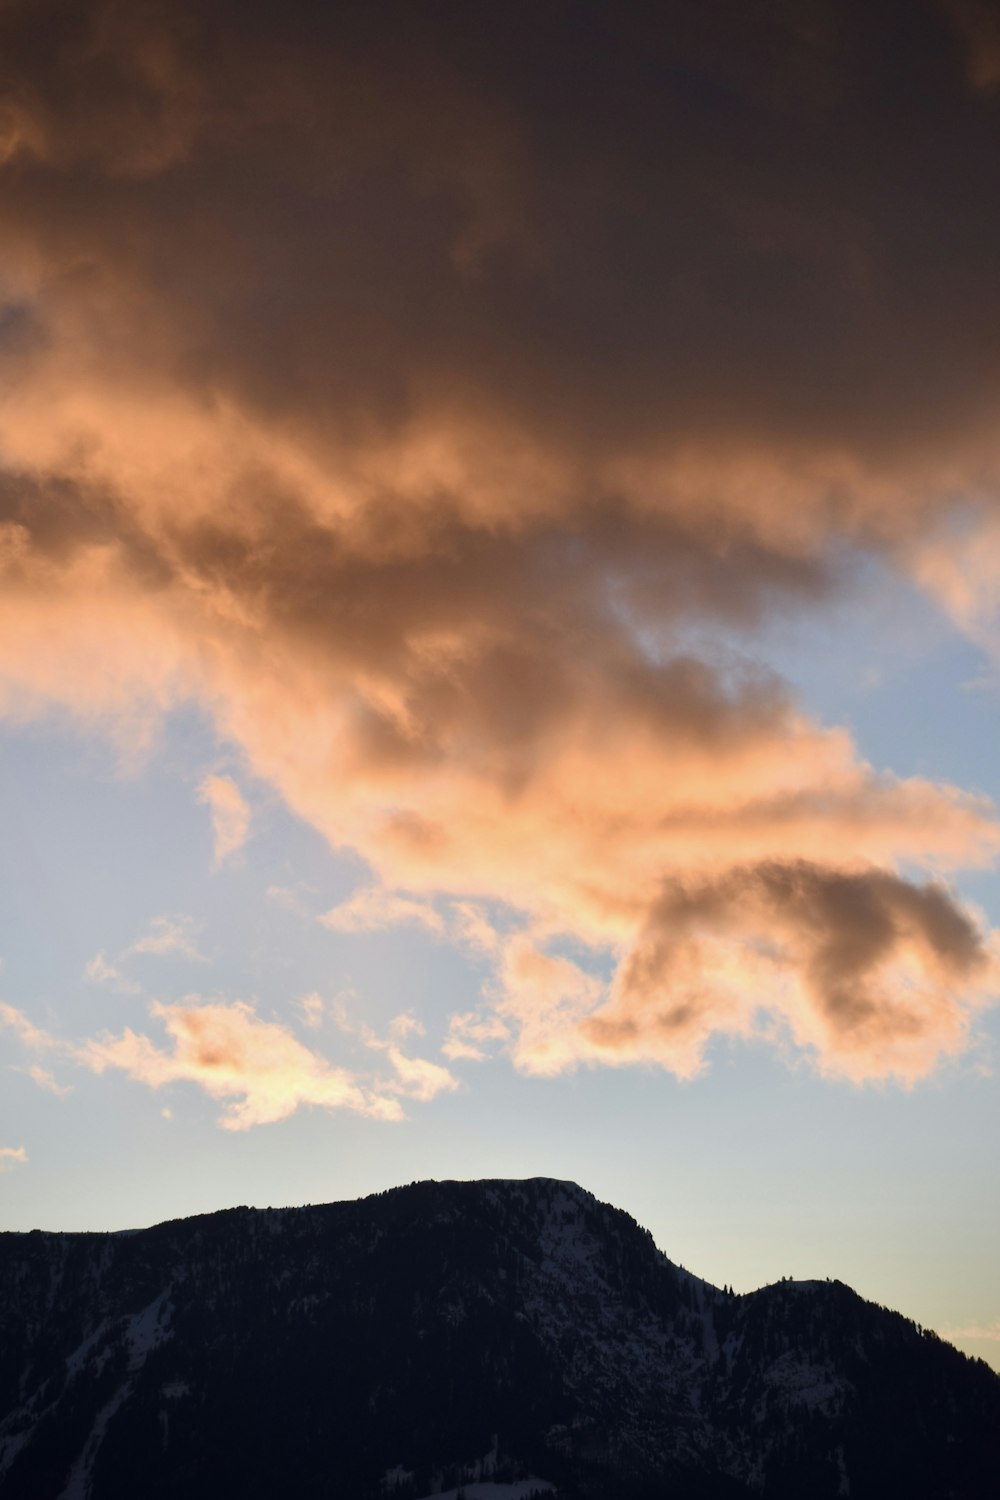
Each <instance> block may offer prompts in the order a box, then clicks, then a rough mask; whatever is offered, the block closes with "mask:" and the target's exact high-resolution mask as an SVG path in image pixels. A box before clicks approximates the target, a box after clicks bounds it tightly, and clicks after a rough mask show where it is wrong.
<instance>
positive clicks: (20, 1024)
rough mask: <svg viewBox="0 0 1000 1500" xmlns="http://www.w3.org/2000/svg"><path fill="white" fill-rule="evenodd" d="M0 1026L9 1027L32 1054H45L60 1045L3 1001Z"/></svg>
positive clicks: (0, 1004)
mask: <svg viewBox="0 0 1000 1500" xmlns="http://www.w3.org/2000/svg"><path fill="white" fill-rule="evenodd" d="M0 1025H3V1026H7V1027H9V1028H10V1029H11V1030H12V1031H13V1032H14V1033H15V1034H16V1036H17V1037H18V1038H19V1040H20V1041H21V1042H22V1043H23V1045H24V1046H25V1047H28V1048H30V1049H31V1050H32V1051H33V1052H45V1051H48V1050H49V1049H50V1048H56V1047H59V1046H61V1045H62V1044H61V1043H60V1041H59V1039H58V1038H57V1037H54V1036H53V1035H52V1033H51V1032H48V1031H46V1030H45V1029H44V1028H43V1027H41V1026H36V1025H35V1023H34V1021H32V1020H31V1019H30V1018H29V1017H28V1016H26V1015H25V1013H24V1011H23V1010H18V1009H17V1007H16V1006H14V1005H8V1004H7V1003H6V1002H5V1001H0Z"/></svg>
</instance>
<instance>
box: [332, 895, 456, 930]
mask: <svg viewBox="0 0 1000 1500" xmlns="http://www.w3.org/2000/svg"><path fill="white" fill-rule="evenodd" d="M319 920H320V921H321V922H322V923H323V925H324V927H331V928H333V929H334V931H337V932H380V931H382V929H383V928H386V927H401V926H409V927H426V928H427V930H428V931H429V932H434V933H443V932H444V921H443V920H442V918H441V915H440V913H439V912H437V911H436V910H435V909H434V907H433V906H432V905H431V903H430V902H429V901H415V900H414V899H413V898H412V897H410V896H404V895H400V894H397V893H395V892H393V891H387V890H384V889H382V888H381V887H379V886H365V887H363V888H362V889H361V890H358V891H355V893H354V895H353V896H351V897H350V898H349V899H348V900H347V901H342V902H341V903H340V905H339V906H334V907H331V909H330V910H329V911H327V912H324V913H323V915H322V916H321V917H320V919H319Z"/></svg>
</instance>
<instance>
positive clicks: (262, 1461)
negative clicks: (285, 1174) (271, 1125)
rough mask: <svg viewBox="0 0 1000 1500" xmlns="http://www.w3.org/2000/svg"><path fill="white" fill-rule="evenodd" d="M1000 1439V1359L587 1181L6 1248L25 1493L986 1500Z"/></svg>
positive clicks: (1, 1457)
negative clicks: (665, 1219) (645, 1220)
mask: <svg viewBox="0 0 1000 1500" xmlns="http://www.w3.org/2000/svg"><path fill="white" fill-rule="evenodd" d="M998 1434H1000V1380H998V1379H997V1377H996V1376H995V1375H994V1374H993V1373H992V1372H991V1371H989V1370H988V1369H987V1368H986V1366H984V1365H981V1364H978V1363H976V1362H973V1361H969V1360H967V1359H965V1358H964V1356H962V1355H960V1354H959V1353H958V1352H957V1351H956V1350H954V1349H952V1348H951V1347H950V1346H949V1345H946V1344H942V1343H941V1342H940V1341H939V1340H937V1339H935V1338H933V1336H928V1335H922V1334H921V1333H920V1332H919V1331H918V1330H917V1329H916V1328H915V1327H914V1325H913V1324H912V1323H909V1322H908V1321H907V1320H906V1319H904V1318H901V1317H900V1316H899V1315H898V1314H895V1313H891V1312H888V1311H887V1310H885V1309H883V1308H878V1307H874V1306H873V1305H872V1304H869V1303H866V1302H864V1301H863V1300H862V1299H861V1298H859V1297H857V1296H856V1295H855V1294H854V1293H853V1292H851V1291H850V1289H849V1288H847V1287H844V1286H841V1285H840V1284H839V1283H835V1282H815V1281H804V1282H781V1283H777V1284H776V1285H775V1286H772V1287H767V1288H764V1289H762V1290H761V1291H760V1292H756V1293H749V1294H747V1295H745V1296H741V1297H733V1296H731V1295H729V1294H727V1293H726V1292H724V1291H720V1290H718V1289H716V1288H714V1287H712V1286H710V1285H708V1284H707V1283H706V1282H703V1281H699V1280H698V1278H697V1277H694V1276H691V1275H689V1274H688V1273H687V1272H684V1271H682V1270H680V1269H679V1268H678V1267H676V1266H674V1265H672V1264H671V1262H670V1261H669V1260H667V1259H666V1257H665V1256H663V1255H662V1254H661V1253H660V1252H659V1251H658V1250H657V1249H656V1246H655V1245H654V1244H653V1241H652V1238H651V1236H650V1235H649V1233H648V1231H646V1230H645V1229H642V1228H641V1227H640V1226H639V1225H638V1224H636V1223H635V1221H634V1220H633V1219H631V1218H630V1217H629V1215H628V1214H626V1213H623V1212H622V1211H621V1210H619V1209H616V1208H614V1207H612V1206H610V1205H608V1204H604V1203H601V1202H599V1200H598V1199H597V1198H595V1197H594V1196H593V1195H592V1194H590V1193H589V1192H587V1191H586V1190H585V1189H583V1188H581V1187H580V1186H579V1185H578V1184H577V1183H574V1182H564V1181H560V1180H558V1179H553V1178H537V1177H536V1178H527V1179H504V1178H495V1179H485V1180H479V1181H476V1180H473V1181H451V1182H420V1183H412V1184H410V1185H409V1186H408V1187H402V1188H395V1189H391V1190H389V1191H386V1192H383V1193H378V1194H374V1195H372V1196H371V1197H368V1198H364V1199H359V1200H357V1201H355V1202H349V1203H332V1204H325V1205H320V1206H316V1207H307V1208H284V1209H271V1210H250V1209H234V1210H229V1211H227V1212H222V1213H218V1214H214V1215H205V1216H201V1217H198V1218H194V1219H181V1220H174V1221H172V1222H170V1223H165V1224H160V1225H157V1226H155V1227H154V1228H151V1229H146V1230H137V1231H133V1232H130V1233H126V1234H117V1235H114V1234H113V1235H92V1234H89V1235H74V1234H62V1235H59V1234H47V1235H38V1234H27V1235H17V1234H8V1235H5V1236H3V1237H2V1238H0V1492H2V1494H3V1500H38V1497H40V1496H44V1497H45V1500H55V1497H61V1500H71V1497H83V1496H86V1497H88V1500H130V1497H133V1496H134V1495H135V1494H139V1493H141V1494H142V1495H143V1496H144V1500H175V1497H176V1496H177V1495H179V1494H182V1493H183V1494H184V1496H185V1500H217V1497H218V1495H220V1494H239V1495H240V1496H241V1500H257V1497H260V1500H264V1497H265V1496H266V1497H268V1500H271V1497H273V1495H274V1494H277V1493H284V1494H294V1495H295V1496H296V1497H297V1500H298V1497H302V1500H313V1497H315V1500H321V1497H323V1500H326V1497H328V1496H329V1495H330V1494H331V1493H332V1494H336V1495H337V1496H338V1497H339V1500H423V1497H424V1496H428V1495H431V1494H436V1493H439V1492H446V1491H448V1490H449V1489H451V1490H455V1489H457V1488H458V1487H459V1486H460V1485H463V1484H471V1483H477V1484H479V1483H485V1482H486V1481H487V1480H489V1481H490V1482H491V1483H492V1482H494V1481H497V1480H499V1479H501V1478H505V1477H506V1479H507V1480H509V1481H510V1484H511V1486H513V1488H510V1489H509V1490H508V1492H507V1496H508V1500H511V1497H512V1496H513V1495H514V1494H515V1493H520V1494H521V1495H523V1494H524V1493H525V1485H527V1484H528V1482H529V1481H528V1476H533V1479H532V1481H531V1482H532V1483H535V1482H536V1481H537V1485H541V1484H542V1483H543V1482H544V1483H545V1484H548V1485H549V1486H551V1487H555V1489H556V1490H557V1491H558V1494H559V1496H560V1500H617V1497H621V1500H636V1497H647V1496H648V1497H650V1500H652V1497H654V1496H656V1497H660V1496H662V1495H663V1494H665V1493H670V1494H675V1495H677V1496H679V1497H682V1500H709V1497H711V1500H716V1497H723V1496H725V1497H730V1500H737V1497H743V1500H749V1497H751V1496H760V1497H763V1500H769V1497H772V1496H774V1497H779V1496H780V1497H782V1500H787V1497H788V1496H790V1495H795V1496H800V1495H809V1497H810V1500H835V1497H838V1496H842V1495H844V1494H847V1493H849V1494H850V1495H851V1496H852V1497H854V1500H858V1497H861V1500H864V1497H866V1496H870V1497H875V1496H881V1495H887V1494H892V1495H894V1496H895V1495H900V1496H905V1497H906V1500H943V1497H950V1500H985V1497H986V1496H988V1495H991V1494H993V1493H995V1487H994V1481H995V1479H996V1476H997V1474H998V1473H1000V1452H998V1447H997V1443H998ZM537 1485H536V1487H537ZM518 1486H519V1487H520V1488H519V1490H518V1488H517V1487H518ZM848 1487H849V1488H848ZM495 1500H503V1496H502V1492H501V1491H497V1492H496V1495H495Z"/></svg>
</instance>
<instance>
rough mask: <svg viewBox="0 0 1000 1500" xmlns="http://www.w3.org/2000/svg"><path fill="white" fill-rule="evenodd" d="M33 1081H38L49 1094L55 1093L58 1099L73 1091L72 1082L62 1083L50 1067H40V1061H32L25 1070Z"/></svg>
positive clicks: (39, 1085) (40, 1086) (41, 1087)
mask: <svg viewBox="0 0 1000 1500" xmlns="http://www.w3.org/2000/svg"><path fill="white" fill-rule="evenodd" d="M24 1071H25V1072H26V1073H27V1075H28V1077H29V1078H30V1079H31V1080H32V1082H34V1083H37V1084H38V1087H39V1088H40V1089H44V1090H45V1091H46V1093H48V1094H55V1095H56V1097H57V1098H58V1099H65V1097H66V1095H67V1094H71V1093H72V1092H73V1087H72V1084H69V1083H60V1082H59V1080H58V1079H57V1078H56V1077H55V1076H54V1075H53V1074H52V1073H50V1072H49V1070H48V1068H43V1067H40V1066H39V1064H38V1063H32V1064H31V1066H30V1067H28V1068H25V1070H24Z"/></svg>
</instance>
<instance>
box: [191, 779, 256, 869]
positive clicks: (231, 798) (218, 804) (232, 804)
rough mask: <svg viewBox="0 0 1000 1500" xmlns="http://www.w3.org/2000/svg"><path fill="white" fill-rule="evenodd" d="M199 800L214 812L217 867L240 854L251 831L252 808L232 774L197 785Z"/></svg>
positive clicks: (213, 832)
mask: <svg viewBox="0 0 1000 1500" xmlns="http://www.w3.org/2000/svg"><path fill="white" fill-rule="evenodd" d="M198 801H199V802H204V803H206V804H207V805H208V807H209V809H210V811H211V814H212V839H213V842H214V846H215V856H214V857H215V868H216V869H219V868H220V867H221V866H222V865H224V864H225V863H226V861H227V860H229V859H232V858H233V856H234V855H235V854H237V853H238V852H239V851H240V849H242V848H243V845H244V844H245V843H246V841H247V837H248V836H249V833H250V808H249V807H248V805H247V803H246V800H245V798H244V797H243V794H242V792H241V791H240V789H239V787H238V786H237V785H236V783H235V781H233V779H232V777H231V776H215V775H212V776H206V777H205V778H204V780H203V781H202V783H201V785H200V786H199V788H198Z"/></svg>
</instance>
